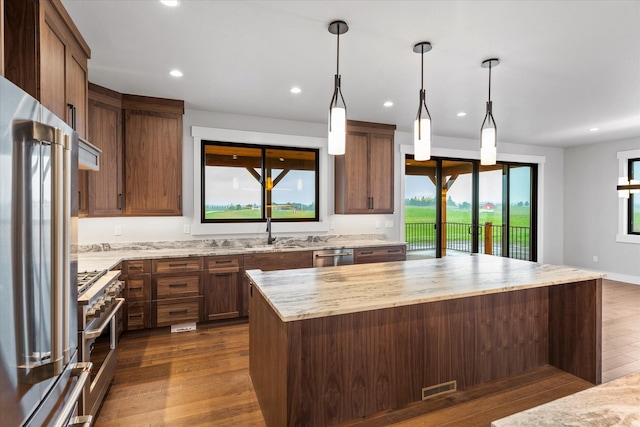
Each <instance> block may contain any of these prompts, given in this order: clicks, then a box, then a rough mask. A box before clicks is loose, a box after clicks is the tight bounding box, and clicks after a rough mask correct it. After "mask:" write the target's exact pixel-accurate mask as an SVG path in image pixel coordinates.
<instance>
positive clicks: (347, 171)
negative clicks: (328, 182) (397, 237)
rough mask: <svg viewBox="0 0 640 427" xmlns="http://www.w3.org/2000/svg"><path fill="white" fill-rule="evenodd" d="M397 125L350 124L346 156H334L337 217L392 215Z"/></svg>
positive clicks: (352, 122)
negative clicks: (338, 215)
mask: <svg viewBox="0 0 640 427" xmlns="http://www.w3.org/2000/svg"><path fill="white" fill-rule="evenodd" d="M395 128H396V127H395V125H385V124H378V123H368V122H356V121H351V120H350V121H348V122H347V143H346V149H345V154H344V156H335V213H337V214H368V213H376V214H383V213H393V178H394V176H393V153H394V152H393V147H394V132H395Z"/></svg>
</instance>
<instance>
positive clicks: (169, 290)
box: [153, 273, 200, 299]
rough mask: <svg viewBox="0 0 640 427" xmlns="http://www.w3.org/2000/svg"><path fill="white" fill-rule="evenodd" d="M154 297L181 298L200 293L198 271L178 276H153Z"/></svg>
mask: <svg viewBox="0 0 640 427" xmlns="http://www.w3.org/2000/svg"><path fill="white" fill-rule="evenodd" d="M153 280H154V282H155V290H156V298H157V299H163V298H181V297H195V296H199V295H200V273H196V274H181V275H178V276H159V277H158V276H154V278H153Z"/></svg>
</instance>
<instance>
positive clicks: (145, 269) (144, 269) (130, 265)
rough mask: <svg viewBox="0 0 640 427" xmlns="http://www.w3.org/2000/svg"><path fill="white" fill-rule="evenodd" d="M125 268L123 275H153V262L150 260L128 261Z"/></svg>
mask: <svg viewBox="0 0 640 427" xmlns="http://www.w3.org/2000/svg"><path fill="white" fill-rule="evenodd" d="M124 264H125V268H124V270H123V272H122V274H125V275H129V274H137V273H151V260H150V259H135V260H131V261H126V262H125V263H124Z"/></svg>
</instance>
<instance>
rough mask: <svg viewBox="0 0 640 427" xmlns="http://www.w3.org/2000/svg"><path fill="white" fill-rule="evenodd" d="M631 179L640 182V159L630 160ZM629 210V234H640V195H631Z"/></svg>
mask: <svg viewBox="0 0 640 427" xmlns="http://www.w3.org/2000/svg"><path fill="white" fill-rule="evenodd" d="M629 179H630V180H640V159H629ZM627 209H628V214H627V218H628V221H629V222H628V224H627V230H629V231H628V233H629V234H640V193H637V192H635V193H633V192H632V193H631V195H630V196H629V202H628V205H627Z"/></svg>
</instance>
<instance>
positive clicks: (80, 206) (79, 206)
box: [78, 191, 82, 210]
mask: <svg viewBox="0 0 640 427" xmlns="http://www.w3.org/2000/svg"><path fill="white" fill-rule="evenodd" d="M78 209H80V210H82V191H78Z"/></svg>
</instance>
